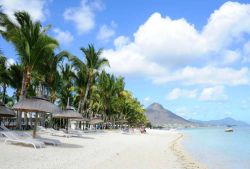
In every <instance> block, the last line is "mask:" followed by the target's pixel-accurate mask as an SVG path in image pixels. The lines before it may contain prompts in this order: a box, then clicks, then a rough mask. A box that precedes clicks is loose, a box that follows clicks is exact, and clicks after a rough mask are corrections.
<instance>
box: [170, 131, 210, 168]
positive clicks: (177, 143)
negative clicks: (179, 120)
mask: <svg viewBox="0 0 250 169" xmlns="http://www.w3.org/2000/svg"><path fill="white" fill-rule="evenodd" d="M183 139H185V135H184V134H182V133H179V136H178V137H177V138H176V139H175V140H174V141H173V142H172V145H171V146H170V149H171V151H172V152H173V153H174V154H175V156H176V157H177V159H178V162H179V163H180V164H181V165H182V167H183V168H184V169H208V167H207V166H205V165H204V164H201V163H199V162H198V161H196V160H194V159H193V158H192V157H191V155H190V154H189V153H188V152H187V151H186V150H185V149H184V147H183V145H182V143H181V142H182V141H183Z"/></svg>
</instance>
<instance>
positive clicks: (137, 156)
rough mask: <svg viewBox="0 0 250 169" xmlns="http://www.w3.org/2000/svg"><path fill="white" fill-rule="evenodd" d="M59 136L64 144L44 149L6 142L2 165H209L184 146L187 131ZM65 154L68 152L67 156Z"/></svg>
mask: <svg viewBox="0 0 250 169" xmlns="http://www.w3.org/2000/svg"><path fill="white" fill-rule="evenodd" d="M42 136H43V137H46V138H53V139H58V140H60V141H61V142H62V145H61V146H56V147H54V146H46V148H42V149H37V150H36V149H34V148H32V147H27V146H20V145H11V144H3V142H1V141H0V149H1V151H2V153H1V154H3V156H2V158H0V163H1V167H3V168H12V169H33V168H35V169H38V168H39V169H43V168H50V169H58V168H60V169H67V168H74V169H85V168H86V169H104V168H109V169H117V168H120V169H127V168H129V169H138V168H140V169H153V168H156V169H197V168H199V169H205V167H202V165H198V163H196V162H195V163H194V162H193V161H192V160H191V158H188V157H189V156H188V155H184V154H185V151H184V149H183V148H182V147H181V145H180V142H181V140H182V139H183V134H181V133H178V132H171V131H160V130H149V131H148V134H143V135H142V134H139V133H138V134H137V133H135V134H131V135H128V134H123V133H121V132H120V131H105V132H104V133H99V134H86V137H84V138H74V137H72V138H64V137H54V136H50V135H46V134H45V135H42ZM65 154H67V155H66V156H65Z"/></svg>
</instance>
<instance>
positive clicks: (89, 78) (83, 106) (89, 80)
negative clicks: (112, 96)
mask: <svg viewBox="0 0 250 169" xmlns="http://www.w3.org/2000/svg"><path fill="white" fill-rule="evenodd" d="M90 86H91V76H90V75H88V83H87V87H86V92H85V95H84V98H83V103H82V108H83V109H85V105H86V102H87V97H88V94H89V89H90Z"/></svg>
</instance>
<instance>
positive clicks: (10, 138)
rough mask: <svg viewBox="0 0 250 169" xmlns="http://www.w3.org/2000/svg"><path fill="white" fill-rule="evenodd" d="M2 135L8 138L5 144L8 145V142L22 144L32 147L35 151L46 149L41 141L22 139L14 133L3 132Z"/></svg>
mask: <svg viewBox="0 0 250 169" xmlns="http://www.w3.org/2000/svg"><path fill="white" fill-rule="evenodd" d="M0 133H1V134H2V135H4V136H5V137H6V139H5V141H4V144H6V143H7V142H12V143H22V144H28V145H32V146H33V147H34V148H35V149H37V148H38V147H39V148H42V147H45V145H44V143H43V142H41V141H39V140H36V139H32V138H22V137H20V136H18V135H17V134H16V133H14V132H10V131H1V132H0Z"/></svg>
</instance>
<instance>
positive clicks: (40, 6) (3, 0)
mask: <svg viewBox="0 0 250 169" xmlns="http://www.w3.org/2000/svg"><path fill="white" fill-rule="evenodd" d="M48 2H49V1H48V0H35V1H31V0H22V1H20V0H0V4H1V5H2V6H3V11H4V12H5V13H6V14H8V15H9V16H11V17H12V18H13V17H14V16H13V14H14V12H15V11H22V10H24V11H27V12H28V13H29V14H30V15H31V17H32V18H33V19H34V20H41V21H44V20H45V18H46V12H47V11H46V9H45V7H46V4H48Z"/></svg>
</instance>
